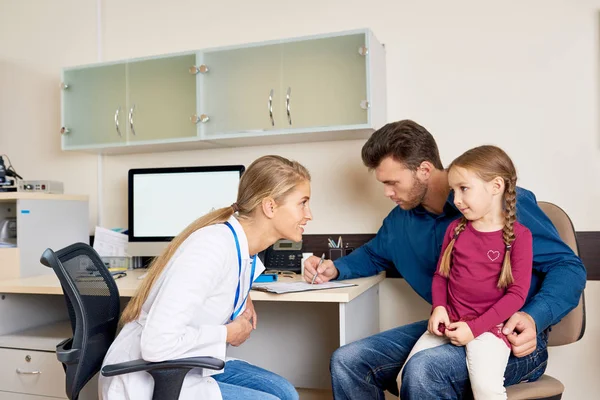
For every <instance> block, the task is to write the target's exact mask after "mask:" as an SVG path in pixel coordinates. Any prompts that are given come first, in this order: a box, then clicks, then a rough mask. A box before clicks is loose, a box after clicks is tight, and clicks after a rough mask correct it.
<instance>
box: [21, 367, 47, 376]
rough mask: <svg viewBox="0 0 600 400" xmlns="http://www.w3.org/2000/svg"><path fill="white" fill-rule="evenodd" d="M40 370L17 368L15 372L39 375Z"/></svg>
mask: <svg viewBox="0 0 600 400" xmlns="http://www.w3.org/2000/svg"><path fill="white" fill-rule="evenodd" d="M41 373H42V371H23V370H21V368H17V374H21V375H41Z"/></svg>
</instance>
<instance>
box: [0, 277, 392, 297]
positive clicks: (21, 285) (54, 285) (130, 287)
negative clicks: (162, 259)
mask: <svg viewBox="0 0 600 400" xmlns="http://www.w3.org/2000/svg"><path fill="white" fill-rule="evenodd" d="M144 272H145V270H132V271H127V276H126V277H124V278H120V279H117V280H116V282H117V286H118V288H119V294H120V295H121V296H122V297H131V296H133V295H134V294H135V291H136V290H137V288H138V286H139V285H140V283H141V282H142V281H141V280H139V279H137V278H138V277H139V276H140V275H142V274H143V273H144ZM295 279H298V280H301V277H299V276H297V277H296V278H295ZM384 279H385V272H382V273H380V274H379V275H375V276H371V277H368V278H359V279H352V280H347V281H343V282H351V283H356V284H357V285H358V286H351V287H346V288H340V289H324V290H312V291H307V292H299V293H286V294H273V293H265V292H260V291H257V290H253V291H252V293H251V297H252V300H253V301H286V302H288V301H289V302H319V303H348V302H350V301H351V300H353V299H355V298H356V297H358V296H359V295H361V294H362V293H364V292H365V291H367V290H368V289H370V288H371V287H373V286H375V285H377V284H378V283H379V282H381V281H383V280H384ZM281 280H282V281H283V282H291V281H292V279H290V278H281ZM0 293H19V294H63V292H62V288H61V287H60V283H59V282H58V278H57V277H56V276H55V275H54V274H48V275H38V276H32V277H29V278H19V279H8V280H0Z"/></svg>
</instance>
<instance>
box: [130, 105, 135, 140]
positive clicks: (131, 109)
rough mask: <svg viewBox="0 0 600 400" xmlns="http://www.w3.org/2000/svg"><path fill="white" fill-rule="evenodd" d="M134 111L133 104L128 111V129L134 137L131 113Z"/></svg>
mask: <svg viewBox="0 0 600 400" xmlns="http://www.w3.org/2000/svg"><path fill="white" fill-rule="evenodd" d="M134 110H135V104H134V105H133V106H132V107H131V108H130V109H129V127H130V128H131V133H133V136H135V129H134V128H133V111H134Z"/></svg>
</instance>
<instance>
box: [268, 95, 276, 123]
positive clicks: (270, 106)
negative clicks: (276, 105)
mask: <svg viewBox="0 0 600 400" xmlns="http://www.w3.org/2000/svg"><path fill="white" fill-rule="evenodd" d="M268 109H269V118H271V126H275V120H274V119H273V89H271V91H270V92H269V103H268Z"/></svg>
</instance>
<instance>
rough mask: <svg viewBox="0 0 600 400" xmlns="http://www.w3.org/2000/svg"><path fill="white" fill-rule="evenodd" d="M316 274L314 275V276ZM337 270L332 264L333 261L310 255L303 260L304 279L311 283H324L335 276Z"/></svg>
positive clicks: (337, 273)
mask: <svg viewBox="0 0 600 400" xmlns="http://www.w3.org/2000/svg"><path fill="white" fill-rule="evenodd" d="M315 275H316V277H315ZM338 275H339V272H338V270H337V268H336V267H335V266H334V265H333V261H331V260H324V261H323V262H321V258H320V257H317V256H311V257H309V258H307V259H306V261H305V262H304V280H305V281H306V282H309V283H312V282H313V278H315V279H314V283H324V282H328V281H330V280H333V279H335V278H337V277H338Z"/></svg>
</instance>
